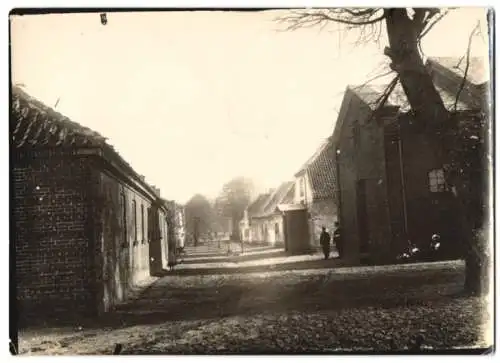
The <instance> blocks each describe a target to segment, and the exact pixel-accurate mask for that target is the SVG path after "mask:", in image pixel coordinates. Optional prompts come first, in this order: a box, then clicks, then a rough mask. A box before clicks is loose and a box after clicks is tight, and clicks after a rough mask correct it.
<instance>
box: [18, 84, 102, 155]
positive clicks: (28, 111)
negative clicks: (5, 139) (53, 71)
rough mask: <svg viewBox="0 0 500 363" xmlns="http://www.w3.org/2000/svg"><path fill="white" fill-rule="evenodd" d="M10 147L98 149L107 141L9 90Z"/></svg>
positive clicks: (25, 96)
mask: <svg viewBox="0 0 500 363" xmlns="http://www.w3.org/2000/svg"><path fill="white" fill-rule="evenodd" d="M11 105H12V115H11V119H10V126H11V137H10V138H11V147H14V148H34V147H40V146H48V147H96V146H97V147H99V146H101V147H102V146H103V145H105V144H106V139H105V138H104V137H103V136H101V135H100V134H99V133H97V132H95V131H93V130H91V129H89V128H87V127H84V126H82V125H80V124H78V123H76V122H73V121H71V120H70V119H69V118H68V117H66V116H64V115H62V114H60V113H59V112H57V111H54V110H53V109H52V108H50V107H47V106H45V105H44V104H43V103H42V102H40V101H38V100H37V99H35V98H33V97H31V96H30V95H28V94H27V93H26V92H25V91H23V90H22V89H21V88H20V87H16V86H14V87H12V99H11Z"/></svg>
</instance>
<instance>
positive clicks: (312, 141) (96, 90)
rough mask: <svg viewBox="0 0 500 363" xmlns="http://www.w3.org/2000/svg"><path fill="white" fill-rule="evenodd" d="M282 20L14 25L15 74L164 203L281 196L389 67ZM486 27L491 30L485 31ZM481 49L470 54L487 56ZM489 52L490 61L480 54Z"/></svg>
mask: <svg viewBox="0 0 500 363" xmlns="http://www.w3.org/2000/svg"><path fill="white" fill-rule="evenodd" d="M281 14H282V12H277V11H267V12H255V13H236V12H220V11H213V12H186V13H183V12H165V13H109V14H108V24H107V25H106V26H103V25H101V23H100V18H99V15H98V14H74V15H73V14H71V15H36V16H22V17H14V18H13V19H12V43H11V44H12V76H13V82H14V83H22V84H24V86H25V90H26V91H27V92H28V93H30V94H31V95H32V96H34V97H36V98H38V99H39V100H41V101H43V102H45V103H46V104H47V105H49V106H54V105H55V104H56V101H57V100H58V99H59V98H60V101H59V103H58V105H57V110H58V111H59V112H61V113H63V114H65V115H66V116H68V117H70V118H71V119H73V120H74V121H76V122H79V123H81V124H83V125H85V126H88V127H90V128H92V129H94V130H96V131H98V132H100V133H101V134H103V135H104V136H106V137H108V139H109V142H110V143H111V144H112V145H114V146H115V148H116V149H117V150H118V151H119V152H120V154H121V155H122V156H123V157H124V158H125V159H126V160H127V161H128V162H129V163H131V164H132V166H133V167H134V168H135V170H136V171H137V172H138V173H140V174H144V175H145V176H146V180H147V181H148V182H150V183H151V184H155V185H156V186H158V187H159V188H160V189H161V190H162V195H163V196H164V197H166V198H171V199H176V200H178V201H180V202H185V201H186V200H187V199H189V198H190V197H191V196H192V195H193V194H194V193H202V194H205V195H207V196H208V197H214V196H215V195H216V194H217V193H218V192H219V191H220V189H221V187H222V184H223V183H224V182H226V181H228V180H229V179H231V178H232V177H234V176H237V175H244V176H248V177H251V178H253V179H254V180H255V181H256V182H257V183H258V184H259V185H262V186H265V187H275V186H277V185H278V184H279V183H281V182H283V181H286V180H290V179H291V178H293V174H294V173H295V172H296V171H297V169H298V168H299V167H300V166H301V164H303V163H304V162H305V161H306V160H307V159H308V157H309V156H310V155H311V154H312V153H313V152H314V151H315V149H316V148H317V147H318V145H319V143H320V141H321V140H322V139H324V138H326V137H328V136H329V135H330V134H331V133H332V131H333V127H334V125H335V121H336V118H337V109H338V107H339V106H340V102H341V100H342V92H343V90H344V89H345V87H346V86H347V85H348V84H360V83H363V82H364V81H365V80H366V79H367V77H369V76H373V75H375V74H376V72H377V70H380V69H381V64H383V62H384V61H385V60H386V59H385V58H384V56H383V55H382V49H383V47H384V46H385V44H386V37H385V35H383V37H382V39H381V43H380V44H376V43H370V44H367V45H365V46H363V47H360V46H357V47H355V46H353V41H354V40H355V39H356V38H357V34H351V35H350V36H347V37H343V38H342V37H341V34H340V33H339V32H338V31H336V27H335V28H331V29H327V30H324V31H321V32H320V31H319V29H302V30H298V31H295V32H280V31H278V30H280V29H283V26H282V25H279V24H277V23H276V22H275V21H274V19H275V18H276V17H277V16H279V15H281ZM485 14H486V13H485V10H484V9H478V8H467V9H465V8H463V9H458V10H455V11H454V12H453V13H452V14H450V15H449V16H448V17H447V18H445V19H444V20H443V21H442V22H441V23H440V24H438V25H437V26H436V27H435V28H434V29H433V31H432V32H431V33H430V34H429V35H428V36H427V39H426V40H425V42H424V44H423V50H424V52H425V53H426V55H428V56H432V55H441V56H462V55H463V54H464V53H465V50H466V47H467V41H468V36H469V33H470V31H471V30H472V28H473V27H474V25H475V24H476V23H477V21H478V19H484V20H485ZM484 24H485V23H484ZM485 31H486V30H485V29H484V27H483V32H484V35H485V38H484V39H481V37H477V38H476V39H475V40H474V42H473V49H472V51H473V53H474V54H479V53H481V52H484V47H485V46H487V43H486V32H485ZM482 54H483V53H482Z"/></svg>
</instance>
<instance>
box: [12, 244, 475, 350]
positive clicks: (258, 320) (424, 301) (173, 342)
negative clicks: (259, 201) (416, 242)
mask: <svg viewBox="0 0 500 363" xmlns="http://www.w3.org/2000/svg"><path fill="white" fill-rule="evenodd" d="M204 255H205V256H204V257H203V258H204V259H205V260H206V259H207V258H210V257H209V256H207V253H204ZM263 256H264V257H265V255H263ZM263 256H261V257H260V261H261V262H260V265H259V266H260V268H261V271H260V272H247V273H241V272H239V271H238V267H232V268H231V267H230V266H233V265H231V264H232V262H227V261H225V262H224V260H222V259H223V258H228V257H224V256H222V255H220V254H219V255H217V254H214V255H213V256H211V257H212V258H215V259H217V258H218V259H219V260H220V261H219V264H221V265H219V267H218V269H217V268H215V267H213V266H212V267H211V268H210V271H211V273H210V274H205V273H198V274H192V275H187V276H186V275H183V274H182V268H179V271H177V272H176V271H174V272H173V273H171V274H166V275H165V276H164V277H161V278H160V279H158V280H157V281H156V282H155V283H154V284H153V285H152V286H151V287H150V288H148V289H147V290H146V291H144V292H143V293H142V295H141V296H140V297H139V298H138V299H136V300H135V301H132V302H130V303H128V304H125V305H123V306H121V307H120V308H119V310H118V311H117V312H116V313H115V314H113V315H112V316H109V317H107V318H106V319H102V321H100V323H99V324H98V325H87V326H82V327H81V328H79V329H76V330H75V329H74V328H71V329H68V328H60V329H57V330H56V329H51V330H39V331H34V330H30V331H25V332H21V334H20V340H21V341H20V350H21V353H31V354H49V353H50V354H97V353H107V354H110V353H111V352H112V351H113V348H114V345H115V344H116V343H121V344H123V352H122V353H123V354H158V353H212V352H214V353H215V352H218V353H243V352H246V353H251V352H303V351H337V350H345V349H357V350H358V349H375V350H387V349H391V348H396V349H407V348H409V347H411V345H412V340H413V339H414V338H415V337H416V336H417V335H422V336H423V337H424V346H427V347H432V348H442V347H453V346H457V345H460V346H463V345H474V344H476V343H477V342H478V339H479V340H480V339H481V338H480V337H478V332H479V331H480V329H481V323H482V321H483V319H484V318H483V316H482V314H481V313H482V312H484V309H482V303H481V302H480V301H479V300H478V299H474V298H465V297H457V294H458V292H459V291H460V290H461V288H462V284H463V269H464V266H463V263H462V262H458V261H452V262H443V263H435V264H426V265H408V266H396V267H395V266H386V267H359V268H342V267H338V268H324V267H323V268H318V267H315V266H317V264H318V263H325V264H331V265H332V266H334V265H335V263H336V261H335V260H331V261H320V262H318V261H319V260H318V259H319V258H320V257H318V256H316V257H315V258H314V259H313V258H312V257H304V259H306V260H307V258H309V259H310V264H311V266H313V267H314V268H312V269H301V270H293V271H290V270H288V271H287V270H282V271H279V270H278V271H270V270H269V268H268V267H269V266H268V265H262V258H263ZM201 257H202V256H201V253H200V255H198V256H194V257H193V255H191V258H194V259H196V258H198V259H200V258H201ZM240 257H244V256H240ZM231 258H235V257H231ZM275 258H276V257H275ZM189 261H190V260H189V257H188V258H186V261H185V266H187V265H189ZM198 261H200V260H198ZM221 261H222V262H221ZM273 261H274V262H273V263H272V264H273V265H275V266H276V265H279V264H280V263H279V261H276V260H273ZM286 262H287V261H286V258H285V257H283V258H282V259H281V263H283V264H286ZM206 263H210V262H206ZM224 264H226V265H224ZM185 266H184V267H185ZM266 268H267V269H266ZM483 345H484V343H483Z"/></svg>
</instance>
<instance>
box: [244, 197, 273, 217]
mask: <svg viewBox="0 0 500 363" xmlns="http://www.w3.org/2000/svg"><path fill="white" fill-rule="evenodd" d="M270 196H271V193H264V194H260V195H259V196H257V198H256V199H255V200H254V201H253V202H252V203H251V204H250V205H249V206H248V208H247V212H248V217H249V218H251V217H254V216H256V215H260V214H262V213H263V212H264V208H265V206H266V204H267V201H268V200H269V197H270Z"/></svg>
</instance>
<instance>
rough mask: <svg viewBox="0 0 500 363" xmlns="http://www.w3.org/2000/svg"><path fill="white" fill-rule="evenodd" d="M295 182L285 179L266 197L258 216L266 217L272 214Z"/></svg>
mask: <svg viewBox="0 0 500 363" xmlns="http://www.w3.org/2000/svg"><path fill="white" fill-rule="evenodd" d="M294 185H295V182H293V181H287V182H284V183H282V184H281V185H280V186H279V187H278V188H276V190H275V191H274V192H273V193H272V194H271V195H270V196H269V198H268V199H267V201H266V203H265V205H264V208H263V210H262V213H261V214H260V215H258V217H267V216H270V215H273V214H274V213H275V212H276V208H277V206H278V204H281V203H283V199H284V198H285V197H286V196H287V195H288V194H289V193H290V190H291V189H293V187H294Z"/></svg>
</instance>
